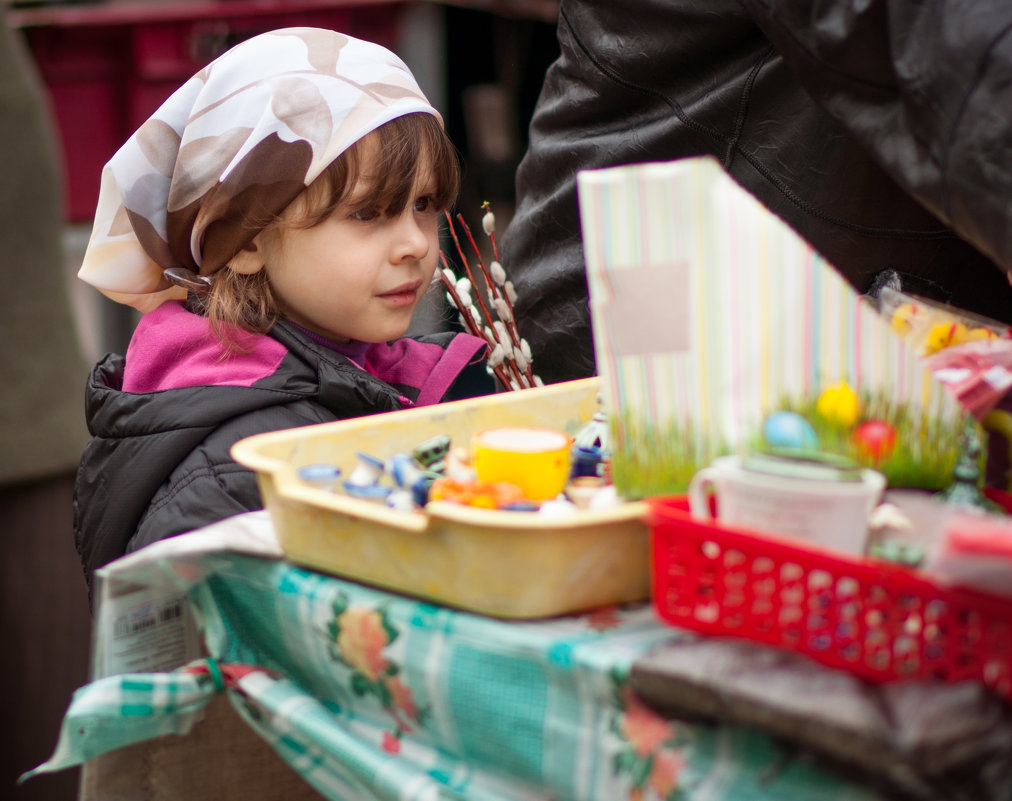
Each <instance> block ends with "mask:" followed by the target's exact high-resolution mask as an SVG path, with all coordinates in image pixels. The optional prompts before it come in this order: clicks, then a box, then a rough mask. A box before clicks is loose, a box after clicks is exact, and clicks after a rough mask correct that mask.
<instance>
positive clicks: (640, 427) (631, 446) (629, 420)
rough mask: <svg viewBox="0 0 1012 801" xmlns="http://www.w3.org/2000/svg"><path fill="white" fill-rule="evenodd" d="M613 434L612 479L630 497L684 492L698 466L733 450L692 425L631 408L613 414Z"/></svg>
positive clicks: (620, 490)
mask: <svg viewBox="0 0 1012 801" xmlns="http://www.w3.org/2000/svg"><path fill="white" fill-rule="evenodd" d="M611 436H612V439H611V442H612V465H611V470H612V481H613V482H614V483H615V488H616V489H617V490H618V492H619V493H620V494H621V495H622V497H624V498H628V499H630V500H635V499H639V498H649V497H652V496H656V495H672V494H678V493H683V492H685V490H686V489H687V488H688V486H689V479H691V478H692V475H693V474H694V473H695V472H696V471H697V470H699V469H700V468H701V467H704V466H706V465H707V464H709V463H710V462H711V461H712V460H713V459H715V458H716V457H718V456H721V455H724V454H727V453H730V452H731V450H730V448H729V447H728V445H727V444H726V443H724V442H718V443H716V444H713V443H710V442H709V438H708V437H706V436H705V435H703V434H702V432H700V431H699V430H697V429H695V428H694V427H693V426H691V425H688V424H676V423H670V424H668V425H653V424H650V423H645V422H644V421H643V420H640V419H636V418H634V417H633V416H632V415H631V414H630V413H629V411H628V410H626V411H624V412H623V413H621V414H619V415H617V416H615V417H613V418H612V430H611Z"/></svg>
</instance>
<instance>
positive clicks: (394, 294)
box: [378, 281, 421, 306]
mask: <svg viewBox="0 0 1012 801" xmlns="http://www.w3.org/2000/svg"><path fill="white" fill-rule="evenodd" d="M420 286H421V282H420V281H412V282H411V283H410V284H402V285H401V286H399V287H397V288H396V289H392V290H390V291H389V292H383V293H381V294H380V295H379V296H378V297H380V298H381V299H383V300H385V301H386V302H387V303H390V304H391V305H393V306H410V305H411V304H413V303H414V302H415V300H416V299H417V298H418V288H419V287H420Z"/></svg>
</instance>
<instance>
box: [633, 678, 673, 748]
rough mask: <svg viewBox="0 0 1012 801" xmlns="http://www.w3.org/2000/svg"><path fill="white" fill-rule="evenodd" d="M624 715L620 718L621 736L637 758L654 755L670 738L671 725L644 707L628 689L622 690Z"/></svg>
mask: <svg viewBox="0 0 1012 801" xmlns="http://www.w3.org/2000/svg"><path fill="white" fill-rule="evenodd" d="M622 700H623V706H624V708H625V715H623V716H622V735H623V736H624V737H625V739H626V740H628V741H629V743H630V745H632V747H633V749H634V750H635V751H636V754H637V755H638V756H647V755H649V754H653V753H655V752H656V751H657V750H658V749H659V748H660V747H661V745H662V744H663V743H664V742H665V741H666V740H668V739H670V738H671V724H670V723H669V722H668V721H666V720H665V719H664V718H662V717H661V716H660V715H658V714H657V713H656V712H654V711H653V710H652V709H650V708H649V707H647V706H645V705H644V704H643V703H642V702H641V701H640V700H639V698H637V697H636V695H635V694H634V693H633V692H631V691H630V690H629V689H627V688H626V689H623V690H622Z"/></svg>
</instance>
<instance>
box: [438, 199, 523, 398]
mask: <svg viewBox="0 0 1012 801" xmlns="http://www.w3.org/2000/svg"><path fill="white" fill-rule="evenodd" d="M457 222H458V223H459V224H460V227H461V230H463V232H464V235H465V236H466V237H467V240H468V242H469V243H470V245H471V249H472V250H474V255H475V258H476V259H477V260H478V266H479V267H481V272H482V275H483V276H484V278H485V283H486V285H487V286H488V291H489V293H491V295H492V297H493V298H497V299H499V300H501V301H502V302H503V303H505V304H506V308H507V310H508V316H507V317H506V319H502V317H503V315H499V317H500V320H501V322H502V324H503V325H504V326H505V328H506V332H507V334H508V335H509V338H510V340H511V341H512V343H513V348H514V349H517V350H519V349H520V348H521V345H520V331H519V330H518V329H517V324H516V321H515V319H514V314H513V304H512V303H511V302H510V299H509V296H508V295H507V294H506V293H505V292H503V291H502V290H501V289H500V287H499V284H498V283H497V282H496V280H495V279H494V278H493V277H492V273H491V272H490V271H489V269H488V265H486V264H485V261H484V259H482V257H481V249H480V248H479V247H478V243H477V242H475V241H474V236H473V235H472V234H471V229H470V227H469V226H468V224H467V222H466V221H465V220H464V217H463V215H461V214H457ZM489 236H492V234H490V235H489ZM454 241H457V238H456V235H454ZM458 248H459V242H458ZM461 258H464V256H463V254H461ZM497 261H498V259H497ZM470 274H471V273H470V270H468V277H470ZM471 284H472V286H474V279H473V278H472V279H471ZM475 291H477V286H475ZM480 297H481V296H480V295H479V299H480ZM482 309H483V310H484V311H485V316H486V318H487V319H489V320H491V319H492V318H491V316H490V315H489V314H488V311H487V310H486V309H485V304H484V303H482ZM524 358H525V361H526V356H525V357H524ZM523 372H524V377H525V378H526V379H527V384H528V386H534V372H533V371H532V370H531V367H530V365H529V364H527V365H526V369H525V370H524V371H523Z"/></svg>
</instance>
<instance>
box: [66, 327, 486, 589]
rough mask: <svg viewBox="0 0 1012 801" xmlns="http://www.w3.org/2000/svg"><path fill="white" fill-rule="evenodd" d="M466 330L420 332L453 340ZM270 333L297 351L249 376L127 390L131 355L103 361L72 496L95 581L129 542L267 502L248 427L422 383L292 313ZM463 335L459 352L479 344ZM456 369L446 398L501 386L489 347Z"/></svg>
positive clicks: (403, 394)
mask: <svg viewBox="0 0 1012 801" xmlns="http://www.w3.org/2000/svg"><path fill="white" fill-rule="evenodd" d="M135 336H136V334H135ZM458 336H460V335H455V334H452V333H446V334H430V335H427V336H423V337H417V338H416V341H420V342H424V343H427V344H428V345H438V346H439V347H440V348H441V349H442V350H443V351H446V350H447V348H448V347H449V346H450V343H451V341H452V340H454V339H455V338H456V337H458ZM270 337H271V338H272V339H274V340H277V341H279V342H281V344H282V345H284V347H285V349H286V351H287V352H286V353H285V355H284V357H283V359H282V360H281V362H280V364H278V365H277V367H276V369H274V370H273V371H272V372H271V373H270V374H269V375H265V376H264V377H262V378H260V379H259V380H257V381H255V382H254V383H252V384H250V385H248V386H235V385H228V386H214V385H201V386H182V387H179V388H174V389H165V390H161V391H155V392H124V391H123V390H122V386H123V375H124V366H125V360H124V358H123V357H122V356H119V355H114V354H110V355H108V356H106V357H105V358H104V359H103V360H102V361H101V362H99V363H98V364H97V365H96V366H95V368H94V370H93V371H92V374H91V376H90V378H89V381H88V388H87V395H86V415H87V419H88V426H89V429H90V431H91V433H92V439H91V441H90V442H89V444H88V446H87V448H86V449H85V452H84V455H83V457H82V459H81V465H80V468H79V470H78V476H77V485H76V490H75V497H74V538H75V542H76V545H77V549H78V552H79V553H80V555H81V561H82V564H83V567H84V572H85V577H86V578H87V580H88V584H89V588H90V587H91V581H92V573H93V572H94V570H96V569H97V568H99V567H101V566H102V565H104V564H106V563H107V562H110V561H112V560H113V559H116V558H117V557H119V556H122V555H123V554H124V553H127V552H130V551H134V550H136V549H138V548H140V547H142V546H144V545H148V544H150V543H152V542H155V541H156V540H160V539H164V538H166V537H170V536H173V535H175V534H180V533H183V532H186V531H190V530H192V529H195V528H199V527H200V526H204V525H208V524H209V523H213V522H215V521H217V520H221V519H223V518H226V517H230V516H232V515H235V514H240V513H242V512H247V511H251V510H254V509H260V508H262V503H261V499H260V494H259V491H258V489H257V485H256V479H255V476H254V474H253V473H252V472H251V471H250V470H248V469H246V468H244V467H242V466H240V465H239V464H237V463H236V462H234V461H233V460H232V458H231V457H230V456H229V450H230V449H231V447H232V445H233V444H234V443H235V442H237V441H238V440H240V439H242V438H243V437H248V436H252V435H254V434H260V433H263V432H265V431H276V430H281V429H286V428H294V427H297V426H304V425H310V424H313V423H324V422H331V421H333V420H340V419H345V418H352V417H359V416H362V415H366V414H373V413H376V412H384V411H393V410H396V409H401V408H405V407H407V406H411V405H412V402H413V401H414V400H415V399H417V397H418V389H417V387H413V386H408V385H404V384H397V385H393V384H389V383H386V382H385V381H382V380H380V379H379V378H376V377H375V376H373V375H370V374H369V373H367V372H365V371H364V370H362V369H360V368H359V367H357V366H355V365H354V364H353V363H352V362H351V361H349V360H348V359H347V358H345V357H344V356H342V355H341V354H339V353H337V352H335V351H333V350H331V349H329V348H327V347H325V346H323V345H320V344H318V343H316V342H314V341H313V340H312V339H310V338H309V337H307V336H306V335H305V334H304V333H303V332H302V331H300V330H298V329H297V328H295V327H293V326H291V325H290V324H287V323H278V324H277V325H275V326H274V328H273V329H272V331H271V332H270ZM475 341H476V342H477V341H478V340H475ZM457 344H458V345H462V344H463V347H462V349H461V350H458V351H456V353H458V354H459V353H461V352H464V353H466V354H470V353H471V352H472V350H473V344H471V343H462V341H458V343H457ZM165 348H166V352H170V351H171V347H170V346H165ZM457 360H458V361H459V358H458V359H457ZM444 363H445V362H444ZM222 369H223V370H227V367H223V368H222ZM454 375H456V379H455V380H453V383H452V384H451V385H450V386H449V389H448V390H447V391H446V392H445V394H444V395H443V396H442V398H441V399H440V400H454V399H457V398H462V397H469V396H472V395H478V394H484V393H487V392H491V391H494V389H495V387H494V383H493V382H492V380H491V379H490V378H489V377H488V375H487V374H486V372H485V367H484V360H483V359H481V360H478V361H475V362H473V363H471V364H469V365H468V366H466V367H465V368H464V369H463V371H462V372H460V373H459V374H456V373H455V374H454ZM451 380H452V379H451Z"/></svg>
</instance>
